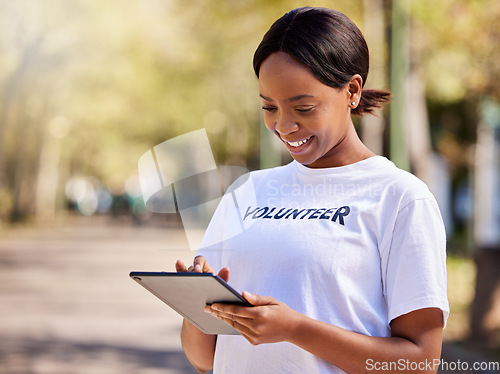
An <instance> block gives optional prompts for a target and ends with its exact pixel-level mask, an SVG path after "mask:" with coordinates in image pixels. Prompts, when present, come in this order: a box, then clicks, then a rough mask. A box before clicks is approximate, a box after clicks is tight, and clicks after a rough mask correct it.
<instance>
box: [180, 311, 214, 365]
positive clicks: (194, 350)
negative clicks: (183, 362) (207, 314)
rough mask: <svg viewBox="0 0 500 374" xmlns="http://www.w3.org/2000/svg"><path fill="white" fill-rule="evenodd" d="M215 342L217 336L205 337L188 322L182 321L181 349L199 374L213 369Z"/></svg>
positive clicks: (205, 335)
mask: <svg viewBox="0 0 500 374" xmlns="http://www.w3.org/2000/svg"><path fill="white" fill-rule="evenodd" d="M216 340H217V335H207V334H205V333H203V332H202V331H200V330H199V329H198V328H196V327H195V326H194V325H193V324H191V323H190V322H189V321H187V320H184V321H183V323H182V330H181V342H182V348H183V349H184V353H185V354H186V357H187V358H188V360H189V362H191V364H192V365H193V366H194V368H195V369H196V370H198V371H199V372H200V373H205V372H207V371H209V370H211V369H212V368H213V364H214V354H215V342H216Z"/></svg>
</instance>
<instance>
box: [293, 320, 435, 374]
mask: <svg viewBox="0 0 500 374" xmlns="http://www.w3.org/2000/svg"><path fill="white" fill-rule="evenodd" d="M441 336H442V327H440V326H436V327H435V328H431V329H429V330H428V331H426V332H423V333H422V334H420V335H418V340H417V341H412V340H410V339H409V338H405V337H397V336H393V337H373V336H366V335H362V334H358V333H355V332H352V331H348V330H345V329H342V328H339V327H336V326H332V325H329V324H326V323H323V322H319V321H315V320H313V319H310V318H308V317H305V318H303V319H302V320H301V322H299V323H298V324H297V329H296V330H295V333H294V334H293V336H292V337H291V339H290V340H289V341H290V342H291V343H293V344H295V345H297V346H299V347H301V348H302V349H304V350H306V351H308V352H310V353H312V354H314V355H315V356H317V357H320V358H322V359H324V360H326V361H328V362H331V363H333V364H334V365H336V366H337V367H339V368H340V369H342V370H343V371H345V372H347V373H349V374H356V373H398V374H401V373H420V374H422V373H436V372H437V369H438V366H439V358H440V354H441Z"/></svg>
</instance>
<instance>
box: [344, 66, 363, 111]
mask: <svg viewBox="0 0 500 374" xmlns="http://www.w3.org/2000/svg"><path fill="white" fill-rule="evenodd" d="M361 91H363V78H361V75H359V74H354V75H353V76H352V78H351V80H350V81H349V83H347V95H348V96H347V99H348V100H349V104H348V105H349V106H350V107H351V108H352V109H354V108H356V107H357V106H358V105H359V101H360V100H361Z"/></svg>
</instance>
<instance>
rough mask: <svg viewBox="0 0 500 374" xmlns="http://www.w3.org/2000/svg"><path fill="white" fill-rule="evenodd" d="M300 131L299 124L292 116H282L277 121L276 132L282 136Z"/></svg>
mask: <svg viewBox="0 0 500 374" xmlns="http://www.w3.org/2000/svg"><path fill="white" fill-rule="evenodd" d="M298 129H299V125H298V124H297V122H295V121H294V120H293V118H291V117H290V116H286V115H281V116H279V118H278V119H277V120H276V125H275V130H276V131H277V132H278V133H279V134H280V135H287V134H291V133H293V132H295V131H297V130H298Z"/></svg>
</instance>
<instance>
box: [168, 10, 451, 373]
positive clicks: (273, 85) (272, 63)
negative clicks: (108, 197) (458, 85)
mask: <svg viewBox="0 0 500 374" xmlns="http://www.w3.org/2000/svg"><path fill="white" fill-rule="evenodd" d="M254 69H255V73H256V75H257V77H258V79H259V90H260V97H261V99H262V102H263V110H264V121H265V124H266V127H267V128H268V129H269V130H270V131H271V132H273V133H274V134H276V136H277V137H278V138H279V139H280V140H281V141H282V142H283V143H284V145H285V147H286V148H287V149H288V150H289V152H290V153H291V155H292V156H293V158H294V161H293V162H291V163H290V164H288V165H285V166H282V167H278V168H273V169H268V170H261V171H257V172H252V173H251V174H250V177H249V178H248V179H247V180H246V181H244V182H242V183H241V184H242V185H241V186H240V187H238V188H237V190H236V191H235V194H233V195H232V196H231V195H228V196H226V197H224V198H223V199H222V201H221V203H220V205H219V207H218V209H217V211H216V213H215V214H214V217H213V219H212V221H211V223H210V225H209V227H208V230H207V233H206V237H205V239H204V243H205V245H204V246H203V248H202V249H201V250H200V252H199V256H197V257H196V258H195V260H194V263H193V265H192V266H190V267H189V269H188V268H186V266H185V265H184V264H183V263H182V262H181V261H178V262H177V264H176V269H177V271H196V272H215V271H214V269H220V270H219V275H220V276H221V277H222V278H224V279H226V280H229V269H231V279H230V283H231V284H232V285H233V286H234V287H235V288H236V289H239V290H246V291H247V292H244V293H243V295H244V297H245V298H246V299H247V300H248V301H249V302H250V303H251V304H253V305H254V306H253V307H241V306H235V305H222V304H215V305H212V306H211V307H207V308H206V312H208V313H211V314H212V315H214V316H216V317H218V318H220V319H221V320H223V321H225V322H227V323H228V324H230V325H231V326H233V327H234V328H236V329H237V330H238V331H239V332H240V334H241V335H238V336H217V337H216V336H210V335H205V334H203V333H202V332H201V331H199V330H198V329H197V328H196V327H194V326H193V325H191V324H190V323H189V322H187V321H185V322H184V323H183V328H182V334H181V338H182V344H183V348H184V350H185V353H186V355H187V357H188V358H189V360H190V361H191V362H192V364H193V365H194V366H195V367H196V368H197V369H198V370H199V371H202V372H203V371H207V370H210V369H212V368H214V373H342V372H347V373H365V372H387V373H391V372H392V373H403V372H418V373H435V372H436V371H437V368H438V363H439V357H440V352H441V342H442V330H443V326H444V324H445V322H446V319H447V316H448V313H449V312H448V302H447V298H446V265H445V261H446V260H445V257H446V254H445V233H444V228H443V223H442V220H441V216H440V213H439V209H438V207H437V204H436V201H435V199H434V197H433V196H432V194H431V193H430V192H429V190H428V189H427V187H426V186H425V185H424V184H423V183H422V182H421V181H419V180H418V179H417V178H415V177H414V176H412V175H411V174H409V173H406V172H404V171H402V170H399V169H397V168H396V167H395V166H394V164H392V163H391V162H390V161H389V160H387V159H385V158H383V157H381V156H376V155H374V154H373V153H372V152H371V151H370V150H369V149H367V148H366V147H365V146H364V145H363V143H362V142H361V141H360V139H359V138H358V136H357V134H356V131H355V129H354V125H353V122H352V120H351V115H352V114H355V115H362V114H365V113H371V112H372V111H373V109H374V108H376V107H379V106H381V105H382V104H383V103H385V102H387V101H388V99H389V96H390V94H389V93H388V92H385V91H378V90H363V85H364V83H365V81H366V77H367V73H368V48H367V46H366V43H365V40H364V38H363V36H362V34H361V32H360V31H359V30H358V28H357V27H356V26H355V25H354V24H353V23H352V22H351V21H350V20H349V19H348V18H347V17H346V16H345V15H343V14H342V13H339V12H336V11H333V10H329V9H323V8H300V9H295V10H293V11H291V12H289V13H287V14H285V15H284V16H283V17H281V18H280V19H279V20H277V21H276V22H275V23H274V24H273V25H272V27H271V28H270V30H269V31H268V32H267V33H266V35H265V36H264V38H263V40H262V42H261V43H260V45H259V47H258V48H257V50H256V52H255V56H254ZM235 197H236V199H235ZM235 200H236V202H237V203H236V204H235V203H234V201H235ZM234 210H236V211H237V213H238V214H239V216H240V217H241V222H238V221H237V220H234V219H228V217H234V216H235V215H234V214H231V213H232V212H233V211H234ZM238 225H239V226H240V227H243V228H244V229H243V232H241V233H240V234H238V235H228V234H227V233H230V232H236V231H235V230H236V226H238ZM210 243H218V244H213V245H212V244H210ZM250 292H251V293H250ZM265 343H266V344H265ZM267 343H272V344H267Z"/></svg>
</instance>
